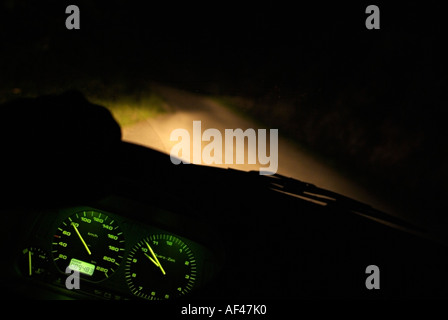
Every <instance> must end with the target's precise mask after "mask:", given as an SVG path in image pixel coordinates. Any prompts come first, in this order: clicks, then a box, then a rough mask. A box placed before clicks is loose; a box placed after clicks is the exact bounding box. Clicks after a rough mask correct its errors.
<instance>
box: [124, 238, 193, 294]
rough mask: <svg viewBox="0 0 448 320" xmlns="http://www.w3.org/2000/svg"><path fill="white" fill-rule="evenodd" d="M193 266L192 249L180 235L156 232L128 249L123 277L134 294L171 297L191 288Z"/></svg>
mask: <svg viewBox="0 0 448 320" xmlns="http://www.w3.org/2000/svg"><path fill="white" fill-rule="evenodd" d="M196 267H197V264H196V259H195V257H194V255H193V252H192V251H191V249H190V248H189V247H188V246H187V245H186V244H185V243H184V242H183V241H182V240H181V239H179V238H177V237H175V236H173V235H169V234H155V235H151V236H149V237H147V238H145V239H143V240H141V241H140V242H138V243H137V244H136V245H135V246H134V247H133V248H132V249H131V251H130V253H129V256H128V258H127V261H126V268H125V273H126V281H127V283H128V285H129V288H130V290H131V292H132V293H133V294H134V295H136V296H139V297H141V298H145V299H150V300H160V299H170V298H174V297H178V296H182V295H185V294H186V293H188V292H189V291H191V289H193V286H194V284H195V282H196V274H197V269H196Z"/></svg>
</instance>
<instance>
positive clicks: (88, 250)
mask: <svg viewBox="0 0 448 320" xmlns="http://www.w3.org/2000/svg"><path fill="white" fill-rule="evenodd" d="M72 226H73V228H74V229H75V231H76V233H77V234H78V237H79V239H81V242H82V244H83V245H84V247H85V248H86V250H87V252H88V253H89V254H90V255H91V254H92V252H90V249H89V247H88V246H87V244H86V242H85V241H84V239H83V238H82V237H81V234H80V233H79V231H78V228H76V226H75V224H74V223H73V222H72Z"/></svg>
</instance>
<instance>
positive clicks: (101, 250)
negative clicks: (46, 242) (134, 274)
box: [52, 210, 125, 282]
mask: <svg viewBox="0 0 448 320" xmlns="http://www.w3.org/2000/svg"><path fill="white" fill-rule="evenodd" d="M52 246H53V249H52V253H53V260H54V262H55V263H56V265H57V267H58V268H59V269H60V271H62V272H65V271H66V268H67V267H70V269H72V270H76V271H79V272H80V276H81V278H83V279H87V280H89V281H94V282H97V281H101V280H104V279H106V278H108V277H109V276H110V275H112V274H113V273H114V272H115V271H116V270H117V269H118V267H119V266H120V262H121V261H122V259H123V255H124V250H125V247H124V236H123V232H122V231H121V230H120V227H119V226H118V224H117V223H116V222H115V221H114V220H113V218H110V217H109V216H108V215H106V214H104V213H102V212H99V211H92V210H90V211H81V212H78V213H75V214H73V215H72V216H70V217H68V218H67V219H65V220H64V221H62V223H61V225H60V226H59V227H58V228H57V231H56V233H55V234H54V236H53V242H52Z"/></svg>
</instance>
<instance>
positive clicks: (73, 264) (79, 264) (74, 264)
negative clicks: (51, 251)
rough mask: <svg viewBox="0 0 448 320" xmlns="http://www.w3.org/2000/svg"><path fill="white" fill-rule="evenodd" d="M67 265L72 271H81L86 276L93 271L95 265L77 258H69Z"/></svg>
mask: <svg viewBox="0 0 448 320" xmlns="http://www.w3.org/2000/svg"><path fill="white" fill-rule="evenodd" d="M68 267H69V268H70V269H72V270H74V271H78V272H81V273H84V274H86V275H88V276H91V275H93V272H94V271H95V265H94V264H91V263H88V262H84V261H81V260H78V259H75V258H73V259H72V260H70V264H69V265H68Z"/></svg>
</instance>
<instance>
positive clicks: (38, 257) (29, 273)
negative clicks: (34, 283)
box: [20, 247, 49, 277]
mask: <svg viewBox="0 0 448 320" xmlns="http://www.w3.org/2000/svg"><path fill="white" fill-rule="evenodd" d="M48 261H49V259H48V255H47V252H46V251H45V250H42V249H41V248H38V247H28V248H25V249H23V251H22V255H21V257H20V271H21V272H22V274H23V275H24V276H26V277H44V276H45V275H46V274H47V269H48Z"/></svg>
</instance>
